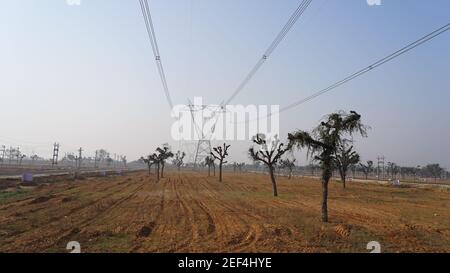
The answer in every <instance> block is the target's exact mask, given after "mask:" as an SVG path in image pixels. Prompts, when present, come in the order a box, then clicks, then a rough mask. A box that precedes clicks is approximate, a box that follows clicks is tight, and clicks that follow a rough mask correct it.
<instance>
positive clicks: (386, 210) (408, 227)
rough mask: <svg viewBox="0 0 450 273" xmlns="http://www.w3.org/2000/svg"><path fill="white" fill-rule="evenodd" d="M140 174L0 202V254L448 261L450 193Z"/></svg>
mask: <svg viewBox="0 0 450 273" xmlns="http://www.w3.org/2000/svg"><path fill="white" fill-rule="evenodd" d="M224 180H225V181H224V182H223V183H220V182H218V181H217V179H216V178H214V177H209V178H208V177H207V175H206V174H205V173H196V172H184V173H177V172H172V173H168V174H167V175H166V178H164V179H162V180H161V181H160V182H159V183H156V181H155V179H154V178H153V177H152V176H149V175H148V174H147V173H145V172H139V173H129V174H126V175H124V176H111V177H95V178H85V179H81V180H71V181H61V182H58V183H47V184H45V183H42V184H39V185H35V187H33V188H22V189H20V190H18V189H17V188H14V189H9V190H7V191H2V192H0V252H66V244H67V243H68V242H69V241H78V242H80V244H81V247H82V251H83V252H368V250H367V249H366V245H367V243H368V242H369V241H378V242H380V243H381V246H382V251H383V252H450V190H448V189H438V188H433V189H432V188H427V189H419V188H414V187H393V186H383V185H377V184H364V183H351V182H350V183H349V184H348V188H347V189H345V190H344V189H342V187H341V185H340V184H339V183H337V182H331V183H330V196H329V214H330V223H328V224H322V223H321V222H320V199H321V185H320V183H319V182H318V181H317V180H314V179H311V178H293V179H292V180H288V179H287V178H281V177H280V178H279V179H278V181H279V183H278V184H279V192H280V196H279V197H278V198H274V197H273V196H272V188H271V184H270V182H269V178H268V177H267V176H264V175H259V174H233V173H225V175H224Z"/></svg>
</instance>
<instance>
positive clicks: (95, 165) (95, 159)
mask: <svg viewBox="0 0 450 273" xmlns="http://www.w3.org/2000/svg"><path fill="white" fill-rule="evenodd" d="M94 168H96V169H97V168H98V150H96V151H95V158H94Z"/></svg>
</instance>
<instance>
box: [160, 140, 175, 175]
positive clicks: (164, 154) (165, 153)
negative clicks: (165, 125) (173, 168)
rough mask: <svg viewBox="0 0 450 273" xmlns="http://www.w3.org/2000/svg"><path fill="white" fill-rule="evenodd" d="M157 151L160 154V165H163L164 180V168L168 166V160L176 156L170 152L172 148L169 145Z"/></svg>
mask: <svg viewBox="0 0 450 273" xmlns="http://www.w3.org/2000/svg"><path fill="white" fill-rule="evenodd" d="M156 151H157V152H158V159H159V164H161V178H164V167H165V165H166V160H167V159H169V158H171V157H173V156H174V154H173V153H172V152H171V151H170V146H169V145H168V144H164V145H163V146H162V147H158V148H157V149H156Z"/></svg>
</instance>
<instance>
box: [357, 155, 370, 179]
mask: <svg viewBox="0 0 450 273" xmlns="http://www.w3.org/2000/svg"><path fill="white" fill-rule="evenodd" d="M359 166H361V169H362V171H363V173H364V175H365V177H366V180H367V179H368V178H369V175H370V173H371V172H372V171H373V161H372V160H369V161H367V163H366V164H363V163H359Z"/></svg>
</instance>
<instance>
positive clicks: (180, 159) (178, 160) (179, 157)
mask: <svg viewBox="0 0 450 273" xmlns="http://www.w3.org/2000/svg"><path fill="white" fill-rule="evenodd" d="M185 157H186V153H185V152H181V151H178V152H177V153H176V154H175V158H174V159H173V161H172V163H173V165H175V166H176V167H177V169H178V171H180V170H181V167H182V166H183V164H184V158H185Z"/></svg>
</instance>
